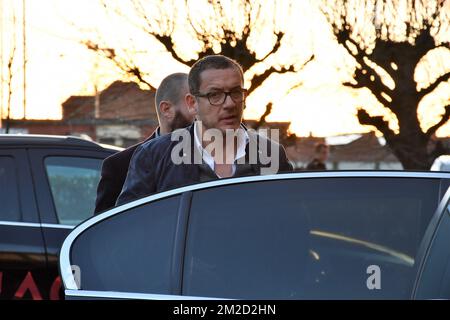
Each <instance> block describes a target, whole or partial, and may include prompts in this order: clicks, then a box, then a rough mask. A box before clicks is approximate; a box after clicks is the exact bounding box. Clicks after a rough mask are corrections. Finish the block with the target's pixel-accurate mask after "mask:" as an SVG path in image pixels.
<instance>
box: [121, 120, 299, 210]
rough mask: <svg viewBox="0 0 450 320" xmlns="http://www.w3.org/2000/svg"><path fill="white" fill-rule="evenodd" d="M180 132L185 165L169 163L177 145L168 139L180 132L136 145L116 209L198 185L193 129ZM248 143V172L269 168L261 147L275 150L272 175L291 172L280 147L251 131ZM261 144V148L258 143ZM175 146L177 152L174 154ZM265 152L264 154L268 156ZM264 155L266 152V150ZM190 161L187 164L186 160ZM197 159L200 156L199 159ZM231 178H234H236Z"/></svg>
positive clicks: (198, 170)
mask: <svg viewBox="0 0 450 320" xmlns="http://www.w3.org/2000/svg"><path fill="white" fill-rule="evenodd" d="M180 130H184V131H183V133H185V134H186V135H187V136H189V137H190V139H189V140H190V150H191V152H189V153H190V155H189V154H185V159H186V160H187V161H186V162H188V163H179V164H177V163H174V161H172V158H171V155H172V150H173V149H174V148H175V147H176V146H177V145H178V140H176V141H172V136H174V134H177V132H178V134H179V133H180V132H182V131H179V130H177V131H175V132H174V133H172V134H169V135H165V136H162V137H158V138H157V139H154V140H151V141H148V142H146V143H144V144H142V145H140V146H139V147H138V148H137V149H136V151H135V153H134V155H133V157H132V159H131V162H130V167H129V170H128V175H127V178H126V181H125V183H124V186H123V190H122V192H121V194H120V196H119V198H118V199H117V203H116V204H117V205H120V204H123V203H126V202H129V201H132V200H136V199H139V198H142V197H144V196H148V195H151V194H154V193H157V192H162V191H166V190H169V189H174V188H178V187H182V186H186V185H190V184H195V183H199V182H200V165H199V164H194V162H193V160H194V153H195V152H194V150H195V146H194V125H193V124H192V125H191V126H189V127H187V128H185V129H180ZM247 133H248V135H249V139H250V140H252V139H253V142H254V143H256V145H257V152H256V156H257V161H253V162H256V163H252V162H250V161H249V154H250V153H249V146H250V145H251V142H250V141H249V143H248V144H247V146H246V159H245V160H246V161H245V163H248V164H249V165H250V166H251V170H250V171H251V172H253V173H254V174H256V175H258V174H261V173H264V172H265V171H264V170H262V169H263V168H266V169H267V168H268V167H270V164H263V163H264V161H261V159H260V154H261V152H262V151H261V150H262V149H261V147H262V146H268V147H269V148H273V147H275V148H278V149H279V150H278V151H279V152H278V154H279V159H278V163H279V166H278V170H277V171H276V172H274V173H279V172H290V171H292V165H291V164H290V162H289V161H288V159H287V157H286V152H285V150H284V148H283V146H281V145H279V144H278V143H275V142H273V141H271V140H268V139H267V138H265V137H262V136H260V135H258V134H256V133H254V132H252V131H247ZM262 141H263V142H265V143H263V144H261V142H262ZM252 145H255V144H252ZM178 148H179V145H178V146H177V149H175V150H176V151H177V152H178ZM270 150H271V149H269V152H268V153H267V154H269V155H270V154H271V153H270ZM266 152H267V150H266ZM189 158H190V161H189V160H188V159H189ZM200 159H201V156H200ZM236 176H237V175H235V176H234V177H236Z"/></svg>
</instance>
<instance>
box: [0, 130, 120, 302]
mask: <svg viewBox="0 0 450 320" xmlns="http://www.w3.org/2000/svg"><path fill="white" fill-rule="evenodd" d="M117 150H118V148H114V147H112V146H102V145H99V144H97V143H94V142H91V141H87V140H83V139H80V138H76V137H65V136H39V135H0V299H36V300H40V299H59V298H61V295H60V293H61V292H60V288H61V280H60V278H59V276H58V269H57V259H58V258H57V255H58V253H59V250H60V248H61V245H62V242H63V240H64V238H65V237H66V236H67V234H68V233H69V232H70V231H71V230H72V229H73V227H74V226H75V225H76V224H78V223H79V222H81V221H83V220H85V219H87V218H89V217H90V216H92V214H93V208H94V204H95V195H96V187H97V183H98V180H99V177H100V168H101V164H102V161H103V159H104V158H106V157H107V156H109V155H111V154H113V153H114V152H117Z"/></svg>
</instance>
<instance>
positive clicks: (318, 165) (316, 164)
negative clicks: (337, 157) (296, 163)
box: [306, 158, 327, 170]
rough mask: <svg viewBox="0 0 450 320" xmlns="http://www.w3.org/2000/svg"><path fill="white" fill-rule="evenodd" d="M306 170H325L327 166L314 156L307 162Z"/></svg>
mask: <svg viewBox="0 0 450 320" xmlns="http://www.w3.org/2000/svg"><path fill="white" fill-rule="evenodd" d="M306 170H327V166H326V165H325V163H323V162H321V161H320V160H319V159H316V158H314V159H313V160H312V161H311V162H310V163H308V165H307V166H306Z"/></svg>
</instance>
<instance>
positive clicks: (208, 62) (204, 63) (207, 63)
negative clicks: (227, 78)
mask: <svg viewBox="0 0 450 320" xmlns="http://www.w3.org/2000/svg"><path fill="white" fill-rule="evenodd" d="M228 68H236V69H237V70H238V71H239V74H240V75H241V80H242V82H244V71H243V70H242V67H241V65H240V64H239V63H237V62H236V61H235V60H233V59H230V58H228V57H226V56H223V55H220V54H217V55H210V56H206V57H203V58H201V59H200V60H198V61H197V62H196V63H194V65H193V66H192V68H191V71H189V77H188V83H189V92H190V93H191V94H197V93H198V91H199V90H200V75H201V73H202V72H203V71H205V70H208V69H228Z"/></svg>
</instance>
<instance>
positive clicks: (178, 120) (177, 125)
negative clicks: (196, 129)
mask: <svg viewBox="0 0 450 320" xmlns="http://www.w3.org/2000/svg"><path fill="white" fill-rule="evenodd" d="M191 123H192V120H190V119H188V118H186V117H185V116H184V115H183V114H182V113H181V112H180V111H179V110H175V117H174V118H173V121H172V123H171V124H170V131H174V130H176V129H181V128H186V127H187V126H189V125H190V124H191Z"/></svg>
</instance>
